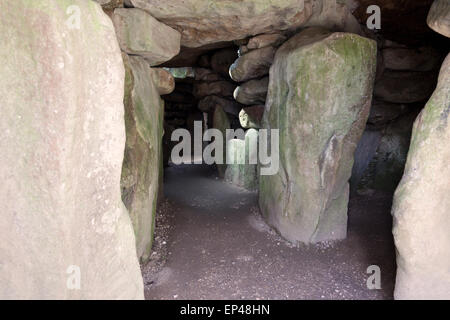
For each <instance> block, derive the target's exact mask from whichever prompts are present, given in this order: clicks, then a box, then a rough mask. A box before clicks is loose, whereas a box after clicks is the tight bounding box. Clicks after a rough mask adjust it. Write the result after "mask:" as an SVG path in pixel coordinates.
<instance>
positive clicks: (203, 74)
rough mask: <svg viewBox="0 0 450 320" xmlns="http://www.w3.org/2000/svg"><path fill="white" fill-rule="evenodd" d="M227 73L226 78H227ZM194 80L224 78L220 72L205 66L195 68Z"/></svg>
mask: <svg viewBox="0 0 450 320" xmlns="http://www.w3.org/2000/svg"><path fill="white" fill-rule="evenodd" d="M228 77H229V76H228V73H227V78H228ZM195 80H196V81H219V80H224V79H223V77H221V76H220V74H217V73H215V72H214V71H212V70H211V69H207V68H195Z"/></svg>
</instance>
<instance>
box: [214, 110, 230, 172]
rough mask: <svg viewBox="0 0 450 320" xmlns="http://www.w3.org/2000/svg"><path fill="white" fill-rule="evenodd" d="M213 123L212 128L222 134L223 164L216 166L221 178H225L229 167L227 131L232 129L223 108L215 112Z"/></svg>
mask: <svg viewBox="0 0 450 320" xmlns="http://www.w3.org/2000/svg"><path fill="white" fill-rule="evenodd" d="M212 118H213V121H212V127H213V128H215V129H218V130H220V132H221V133H222V137H223V150H222V155H223V161H222V162H223V163H218V164H216V166H217V171H218V173H219V176H220V177H221V178H223V177H224V176H225V170H226V169H227V165H226V159H227V158H226V149H227V148H226V143H227V142H226V136H227V135H226V134H227V129H230V128H231V125H230V119H229V118H228V116H227V114H226V113H225V111H224V109H223V108H222V106H220V105H217V106H216V107H215V109H214V111H213V116H212Z"/></svg>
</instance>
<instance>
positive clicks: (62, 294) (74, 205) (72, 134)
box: [0, 0, 143, 299]
mask: <svg viewBox="0 0 450 320" xmlns="http://www.w3.org/2000/svg"><path fill="white" fill-rule="evenodd" d="M69 8H70V10H69ZM68 11H69V12H72V14H73V13H75V12H79V13H80V16H79V17H80V23H79V24H77V22H76V19H75V20H71V19H69V18H70V17H71V15H68V14H66V12H68ZM72 17H73V16H72ZM68 19H69V20H68ZM0 34H2V46H1V47H0V59H1V61H2V63H1V64H0V74H1V77H0V92H1V96H2V102H1V110H2V111H1V114H2V116H1V117H0V132H1V139H0V154H1V156H0V178H1V180H2V183H1V185H0V215H1V223H0V299H136V298H143V283H142V276H141V272H140V269H139V264H138V260H137V258H136V247H135V240H134V235H133V229H132V226H131V222H130V218H129V216H128V213H127V211H126V209H125V207H124V205H123V203H122V200H121V198H120V172H121V166H122V159H123V149H124V145H125V126H124V111H123V85H124V68H123V63H122V58H121V55H120V49H119V46H118V44H117V40H116V36H115V32H114V28H113V25H112V23H111V20H110V19H109V18H108V17H107V16H106V15H105V14H104V13H103V11H102V9H101V7H100V5H99V4H97V3H95V2H93V1H85V0H64V1H29V0H15V1H1V2H0ZM78 276H79V278H78ZM78 279H79V280H80V281H79V282H78ZM78 284H79V289H77V288H78Z"/></svg>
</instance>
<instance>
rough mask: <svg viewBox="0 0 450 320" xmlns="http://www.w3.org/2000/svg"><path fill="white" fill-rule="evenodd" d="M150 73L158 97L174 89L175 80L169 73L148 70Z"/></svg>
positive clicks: (160, 69) (155, 69) (161, 69)
mask: <svg viewBox="0 0 450 320" xmlns="http://www.w3.org/2000/svg"><path fill="white" fill-rule="evenodd" d="M150 72H151V75H152V81H153V83H154V84H155V86H156V88H157V89H158V93H159V94H160V95H164V94H169V93H172V91H173V90H174V89H175V79H174V78H173V76H172V74H171V73H170V72H169V71H167V70H164V69H163V68H150Z"/></svg>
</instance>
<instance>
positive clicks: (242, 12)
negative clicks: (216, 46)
mask: <svg viewBox="0 0 450 320" xmlns="http://www.w3.org/2000/svg"><path fill="white" fill-rule="evenodd" d="M131 2H132V3H133V5H134V6H135V7H137V8H141V9H144V10H146V11H147V12H149V13H150V14H151V15H152V16H153V17H155V18H156V19H158V20H159V21H161V22H163V23H165V24H167V25H169V26H171V27H172V28H175V29H177V30H179V31H180V32H181V34H182V39H181V44H182V45H183V46H186V47H200V46H202V45H206V44H209V43H215V42H219V41H231V40H236V39H243V38H246V37H248V36H252V35H257V34H260V33H267V32H274V31H279V30H286V29H288V28H294V27H298V26H301V25H302V24H303V23H304V22H305V21H306V20H308V19H309V17H310V16H311V13H312V3H311V2H312V1H311V0H305V1H299V0H245V1H236V0H185V1H183V2H180V1H179V0H131Z"/></svg>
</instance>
